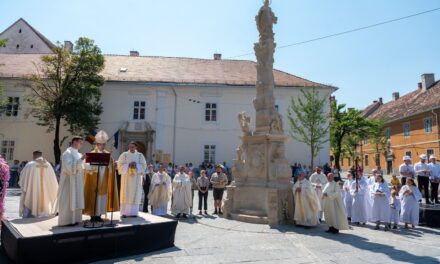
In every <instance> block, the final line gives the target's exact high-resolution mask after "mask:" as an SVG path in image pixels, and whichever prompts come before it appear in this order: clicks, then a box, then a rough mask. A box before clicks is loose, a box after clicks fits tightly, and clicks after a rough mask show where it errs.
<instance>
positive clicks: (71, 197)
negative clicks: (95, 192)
mask: <svg viewBox="0 0 440 264" xmlns="http://www.w3.org/2000/svg"><path fill="white" fill-rule="evenodd" d="M81 157H82V154H81V153H79V152H78V150H76V149H74V148H72V147H69V148H68V149H67V150H66V151H65V152H64V153H63V156H62V166H61V175H60V186H59V188H58V195H57V202H56V204H55V211H56V212H58V213H59V215H58V225H60V226H63V225H70V224H75V223H79V222H81V221H82V210H83V209H84V162H83V160H82V159H81Z"/></svg>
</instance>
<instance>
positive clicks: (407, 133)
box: [403, 123, 411, 137]
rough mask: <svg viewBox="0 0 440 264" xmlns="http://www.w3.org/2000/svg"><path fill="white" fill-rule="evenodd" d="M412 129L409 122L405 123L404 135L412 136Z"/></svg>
mask: <svg viewBox="0 0 440 264" xmlns="http://www.w3.org/2000/svg"><path fill="white" fill-rule="evenodd" d="M410 131H411V127H410V125H409V123H404V124H403V136H404V137H409V136H410Z"/></svg>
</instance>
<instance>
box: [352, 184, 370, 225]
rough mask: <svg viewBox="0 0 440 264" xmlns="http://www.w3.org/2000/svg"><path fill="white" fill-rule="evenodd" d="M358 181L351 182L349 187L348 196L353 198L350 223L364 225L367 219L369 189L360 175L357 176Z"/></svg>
mask: <svg viewBox="0 0 440 264" xmlns="http://www.w3.org/2000/svg"><path fill="white" fill-rule="evenodd" d="M357 178H358V180H357V182H356V181H353V183H352V184H351V186H350V194H351V196H352V197H353V204H352V208H351V222H352V223H354V224H359V223H362V224H366V223H367V222H368V219H369V215H370V213H369V212H368V210H370V205H369V201H368V200H369V195H370V191H369V190H370V188H369V187H368V184H367V182H366V181H365V179H364V178H363V177H362V175H358V176H357Z"/></svg>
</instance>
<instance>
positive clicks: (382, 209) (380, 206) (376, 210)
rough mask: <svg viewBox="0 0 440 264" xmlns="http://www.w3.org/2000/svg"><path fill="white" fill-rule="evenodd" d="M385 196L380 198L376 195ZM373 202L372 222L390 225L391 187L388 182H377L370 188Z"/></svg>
mask: <svg viewBox="0 0 440 264" xmlns="http://www.w3.org/2000/svg"><path fill="white" fill-rule="evenodd" d="M378 193H380V194H384V195H385V196H378V195H376V194H378ZM370 195H371V198H372V201H373V207H372V209H373V210H372V214H371V220H372V221H373V222H382V223H388V222H389V220H390V187H389V186H388V183H386V182H376V183H375V184H373V185H372V186H371V188H370Z"/></svg>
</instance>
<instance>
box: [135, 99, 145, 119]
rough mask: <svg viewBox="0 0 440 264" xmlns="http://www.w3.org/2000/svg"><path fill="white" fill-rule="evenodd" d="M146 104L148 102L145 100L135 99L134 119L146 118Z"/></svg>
mask: <svg viewBox="0 0 440 264" xmlns="http://www.w3.org/2000/svg"><path fill="white" fill-rule="evenodd" d="M146 105H147V103H146V102H145V101H134V103H133V120H145V109H146Z"/></svg>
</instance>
